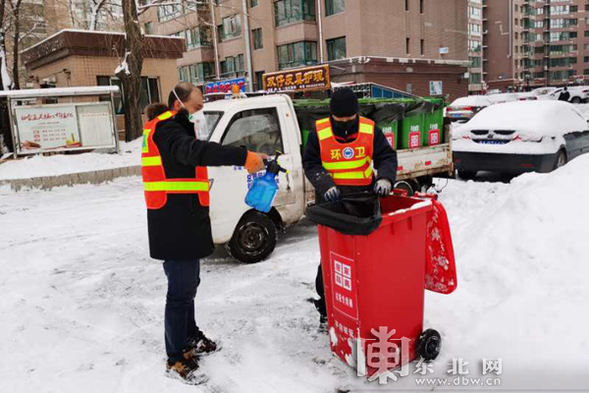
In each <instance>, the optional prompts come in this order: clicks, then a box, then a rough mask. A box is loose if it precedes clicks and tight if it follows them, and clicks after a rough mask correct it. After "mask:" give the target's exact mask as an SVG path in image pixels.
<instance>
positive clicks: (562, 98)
mask: <svg viewBox="0 0 589 393" xmlns="http://www.w3.org/2000/svg"><path fill="white" fill-rule="evenodd" d="M570 99H571V93H569V92H568V91H564V90H563V91H561V92H560V95H559V96H558V101H568V100H570Z"/></svg>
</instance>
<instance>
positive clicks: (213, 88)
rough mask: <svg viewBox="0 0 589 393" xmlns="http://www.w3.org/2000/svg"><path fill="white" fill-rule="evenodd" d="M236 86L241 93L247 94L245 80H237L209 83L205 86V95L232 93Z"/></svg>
mask: <svg viewBox="0 0 589 393" xmlns="http://www.w3.org/2000/svg"><path fill="white" fill-rule="evenodd" d="M234 85H237V86H238V87H239V91H241V92H245V78H236V79H227V80H224V81H218V82H209V83H207V84H206V85H205V94H211V93H231V92H232V88H233V86H234Z"/></svg>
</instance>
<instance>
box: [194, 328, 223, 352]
mask: <svg viewBox="0 0 589 393" xmlns="http://www.w3.org/2000/svg"><path fill="white" fill-rule="evenodd" d="M186 343H187V345H188V347H189V348H191V349H192V350H193V351H194V353H195V354H196V355H208V354H210V353H214V352H217V351H218V350H220V349H221V345H219V344H218V343H216V342H214V341H213V340H211V339H210V338H208V337H207V336H205V334H204V333H203V332H202V331H201V330H200V329H199V330H198V331H197V332H196V334H195V335H191V336H188V338H187V339H186Z"/></svg>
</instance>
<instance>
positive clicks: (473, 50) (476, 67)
mask: <svg viewBox="0 0 589 393" xmlns="http://www.w3.org/2000/svg"><path fill="white" fill-rule="evenodd" d="M483 32H484V30H483V0H469V1H468V59H469V61H470V67H469V69H468V73H469V85H468V91H469V93H470V94H480V93H482V91H483V90H484V89H483V80H484V79H483Z"/></svg>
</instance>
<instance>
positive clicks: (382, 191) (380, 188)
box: [374, 179, 393, 197]
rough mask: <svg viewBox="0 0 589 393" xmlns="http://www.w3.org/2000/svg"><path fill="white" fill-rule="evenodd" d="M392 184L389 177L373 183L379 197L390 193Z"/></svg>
mask: <svg viewBox="0 0 589 393" xmlns="http://www.w3.org/2000/svg"><path fill="white" fill-rule="evenodd" d="M391 188H393V187H392V184H391V181H390V180H389V179H379V180H377V182H376V184H375V185H374V192H375V193H376V195H378V196H379V197H386V196H389V195H390V194H391Z"/></svg>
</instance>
